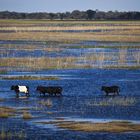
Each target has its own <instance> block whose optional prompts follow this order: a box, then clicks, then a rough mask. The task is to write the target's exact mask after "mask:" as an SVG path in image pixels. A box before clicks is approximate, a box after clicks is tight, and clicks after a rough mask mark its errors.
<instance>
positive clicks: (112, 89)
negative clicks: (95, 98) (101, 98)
mask: <svg viewBox="0 0 140 140" xmlns="http://www.w3.org/2000/svg"><path fill="white" fill-rule="evenodd" d="M101 90H102V91H104V92H105V93H106V95H107V96H108V95H109V94H110V93H113V95H119V92H120V88H119V87H118V86H110V87H107V86H102V88H101Z"/></svg>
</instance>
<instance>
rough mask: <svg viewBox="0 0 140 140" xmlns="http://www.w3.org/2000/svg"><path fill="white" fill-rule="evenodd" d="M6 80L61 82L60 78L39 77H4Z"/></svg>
mask: <svg viewBox="0 0 140 140" xmlns="http://www.w3.org/2000/svg"><path fill="white" fill-rule="evenodd" d="M2 79H5V80H59V78H58V77H53V76H49V77H38V76H12V77H2Z"/></svg>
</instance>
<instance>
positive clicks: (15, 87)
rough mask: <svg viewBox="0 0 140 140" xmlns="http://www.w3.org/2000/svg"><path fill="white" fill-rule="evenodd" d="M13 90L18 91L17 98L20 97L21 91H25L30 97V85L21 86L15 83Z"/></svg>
mask: <svg viewBox="0 0 140 140" xmlns="http://www.w3.org/2000/svg"><path fill="white" fill-rule="evenodd" d="M11 90H14V91H15V92H16V96H17V98H18V97H19V93H20V92H21V93H25V94H26V96H27V97H29V96H30V95H29V87H28V86H19V85H14V86H11Z"/></svg>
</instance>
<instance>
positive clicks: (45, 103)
mask: <svg viewBox="0 0 140 140" xmlns="http://www.w3.org/2000/svg"><path fill="white" fill-rule="evenodd" d="M38 103H39V104H41V105H43V106H47V107H52V106H53V102H52V100H50V99H47V100H42V101H39V102H38Z"/></svg>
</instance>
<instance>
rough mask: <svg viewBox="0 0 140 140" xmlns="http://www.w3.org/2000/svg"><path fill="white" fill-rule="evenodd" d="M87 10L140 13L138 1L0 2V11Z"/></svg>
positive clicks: (12, 0)
mask: <svg viewBox="0 0 140 140" xmlns="http://www.w3.org/2000/svg"><path fill="white" fill-rule="evenodd" d="M87 9H92V10H96V9H98V10H101V11H110V10H112V11H115V10H118V11H140V0H0V11H7V10H8V11H16V12H66V11H73V10H81V11H82V10H87Z"/></svg>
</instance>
